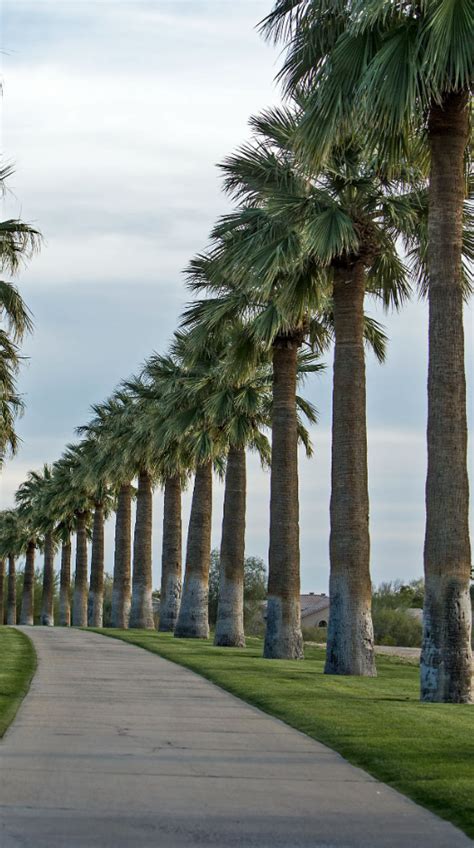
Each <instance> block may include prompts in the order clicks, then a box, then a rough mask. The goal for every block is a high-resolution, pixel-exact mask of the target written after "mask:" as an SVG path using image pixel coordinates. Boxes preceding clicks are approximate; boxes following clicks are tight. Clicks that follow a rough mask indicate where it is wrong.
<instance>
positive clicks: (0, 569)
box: [0, 516, 5, 627]
mask: <svg viewBox="0 0 474 848" xmlns="http://www.w3.org/2000/svg"><path fill="white" fill-rule="evenodd" d="M0 521H1V516H0ZM0 526H1V525H0ZM4 587H5V557H4V556H1V555H0V627H1V625H2V624H3V622H4V616H5V594H4V593H5V588H4Z"/></svg>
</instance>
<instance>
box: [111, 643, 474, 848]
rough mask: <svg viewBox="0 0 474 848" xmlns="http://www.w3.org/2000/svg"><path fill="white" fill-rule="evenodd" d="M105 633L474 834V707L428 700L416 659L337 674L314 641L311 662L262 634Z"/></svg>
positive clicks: (389, 660) (386, 659)
mask: <svg viewBox="0 0 474 848" xmlns="http://www.w3.org/2000/svg"><path fill="white" fill-rule="evenodd" d="M97 632H99V633H103V634H105V635H107V636H113V637H115V638H118V639H122V640H123V641H125V642H130V643H132V644H134V645H139V646H140V647H142V648H146V649H147V650H149V651H151V652H152V653H156V654H159V655H160V656H161V657H165V658H166V659H169V660H172V661H173V662H176V663H179V664H180V665H183V666H186V667H187V668H190V669H192V670H193V671H196V672H197V673H198V674H201V675H202V676H203V677H206V678H208V679H209V680H212V681H213V682H214V683H217V684H218V685H219V686H221V687H222V688H223V689H227V690H228V691H229V692H232V693H233V694H234V695H237V696H238V697H240V698H242V699H243V700H244V701H248V702H249V703H251V704H254V705H255V706H257V707H260V709H262V710H264V711H265V712H267V713H270V714H271V715H274V716H277V717H278V718H280V719H283V721H285V722H286V723H287V724H289V725H291V726H292V727H296V728H297V729H298V730H302V731H303V732H304V733H307V734H308V735H309V736H312V737H313V738H314V739H318V740H319V741H321V742H324V743H325V744H326V745H329V746H330V747H331V748H334V749H335V750H336V751H339V753H341V754H342V755H343V756H344V757H346V758H347V759H348V760H350V762H352V763H354V764H356V765H358V766H361V767H362V768H364V769H365V770H366V771H368V772H370V774H372V775H374V776H375V777H377V778H379V779H380V780H382V781H384V782H385V783H389V784H390V785H391V786H393V787H394V788H395V789H398V790H399V791H400V792H403V793H404V794H405V795H408V796H409V797H410V798H412V799H413V800H414V801H416V802H418V803H419V804H422V805H423V806H425V807H427V808H428V809H430V810H432V811H433V812H435V813H437V814H438V815H439V816H442V817H443V818H445V819H448V820H449V821H451V822H453V823H454V824H456V825H457V826H458V827H460V828H462V829H463V830H464V831H465V832H466V833H467V834H468V835H469V836H471V837H474V708H473V707H470V706H467V705H452V704H422V703H420V701H419V700H418V692H419V683H418V667H417V665H416V664H415V663H409V662H407V661H406V660H403V661H401V660H398V659H397V658H394V657H385V656H384V657H382V656H379V657H378V658H377V669H378V677H377V678H373V679H370V678H350V677H329V676H326V675H324V674H323V663H324V652H323V650H321V649H320V648H316V647H308V646H307V647H306V660H305V662H297V661H284V660H278V661H275V660H273V661H271V660H264V659H262V657H261V652H262V641H261V639H257V638H249V639H248V640H247V648H245V649H237V648H214V647H213V646H212V645H211V643H210V642H206V641H200V640H192V639H173V637H172V636H171V635H170V634H167V633H156V632H150V631H143V630H129V631H127V630H122V631H121V630H109V629H107V630H99V631H97Z"/></svg>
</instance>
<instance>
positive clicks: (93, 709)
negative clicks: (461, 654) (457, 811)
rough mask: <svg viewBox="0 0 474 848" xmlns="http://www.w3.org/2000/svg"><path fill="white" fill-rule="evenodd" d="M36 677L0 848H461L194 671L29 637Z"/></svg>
mask: <svg viewBox="0 0 474 848" xmlns="http://www.w3.org/2000/svg"><path fill="white" fill-rule="evenodd" d="M25 630H27V632H28V635H29V636H30V637H31V638H32V639H33V642H34V644H35V648H36V651H37V654H38V660H39V667H38V671H37V674H36V677H35V679H34V681H33V684H32V687H31V690H30V693H29V695H28V696H27V698H26V699H25V701H24V702H23V705H22V706H21V708H20V711H19V713H18V715H17V718H16V720H15V722H14V723H13V725H12V726H11V727H10V729H9V731H8V732H7V734H6V736H5V737H4V739H3V741H2V742H0V846H1V848H79V847H80V848H152V846H153V848H178V846H179V848H181V846H182V847H183V848H187V846H201V848H202V847H203V846H219V848H234V846H241V848H252V847H253V846H254V848H257V847H258V848H283V846H284V848H302V846H304V848H336V846H337V848H356V847H357V848H372V847H373V848H388V846H390V848H397V846H400V848H402V846H403V848H425V846H426V848H428V847H429V848H448V846H449V848H461V846H469V845H472V844H473V843H472V842H471V840H469V839H468V838H467V837H466V836H464V835H463V834H462V833H461V832H460V831H459V830H457V829H456V828H454V827H452V826H451V825H449V824H447V823H446V822H443V821H441V820H440V819H438V818H437V817H436V816H434V815H432V814H431V813H428V812H427V811H425V810H423V809H421V808H419V807H417V806H415V804H413V803H411V802H410V801H408V800H407V799H405V798H403V797H402V796H401V795H398V794H397V793H396V792H394V791H392V790H391V789H388V788H387V787H386V786H384V785H383V784H380V783H378V782H377V781H375V780H373V779H372V778H370V777H369V776H368V775H367V774H365V773H364V772H362V771H360V770H359V769H356V768H354V767H353V766H351V765H349V764H348V763H346V762H345V761H344V760H343V759H342V758H341V757H339V756H338V754H335V753H334V752H332V751H330V750H329V749H328V748H325V747H324V746H323V745H320V744H318V743H317V742H313V741H312V740H311V739H309V738H307V737H306V736H304V735H303V734H301V733H298V732H297V731H295V730H291V729H290V728H289V727H287V726H286V725H284V724H283V723H281V722H279V721H278V720H276V719H272V718H269V717H268V716H266V715H264V714H263V713H261V712H259V711H258V710H256V709H254V708H253V707H250V706H247V705H246V704H244V703H242V702H241V701H239V700H237V699H236V698H234V697H232V696H231V695H228V694H226V693H225V692H223V691H222V690H220V689H218V688H217V687H215V686H214V685H213V684H211V683H208V682H207V681H205V680H203V679H202V678H200V677H198V676H197V675H195V674H193V673H192V672H190V671H187V670H185V669H183V668H180V667H179V666H177V665H173V664H172V663H170V662H167V661H166V660H163V659H161V658H159V657H156V656H153V655H152V654H150V653H147V652H146V651H144V650H142V649H140V648H136V647H133V646H131V645H126V644H124V643H123V642H119V641H116V640H115V639H110V638H106V637H103V636H99V635H96V634H93V633H84V632H81V631H77V630H62V629H59V628H57V629H56V628H55V629H47V628H39V627H38V628H36V627H35V628H29V629H26V628H25Z"/></svg>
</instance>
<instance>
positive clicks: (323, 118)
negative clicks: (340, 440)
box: [264, 0, 473, 702]
mask: <svg viewBox="0 0 474 848" xmlns="http://www.w3.org/2000/svg"><path fill="white" fill-rule="evenodd" d="M264 30H265V32H266V33H267V34H268V35H270V36H273V37H274V38H275V39H277V40H280V39H281V38H285V39H286V38H289V39H290V42H289V50H288V56H287V59H286V62H285V66H284V68H283V70H282V72H281V76H282V77H283V78H285V80H286V86H287V89H289V90H292V89H294V88H298V89H299V90H302V89H303V90H305V92H306V96H307V104H306V110H305V119H304V121H303V123H302V126H301V131H300V140H301V139H304V145H305V146H306V147H308V146H309V148H310V150H311V157H312V159H313V161H314V160H316V159H317V160H319V161H321V158H323V157H325V156H326V155H327V154H328V151H329V150H330V148H331V146H332V145H333V144H334V142H336V143H337V141H338V139H339V138H340V136H341V133H345V132H347V128H348V127H350V126H351V127H354V126H356V125H359V126H360V125H362V126H363V127H365V133H366V135H367V137H368V142H369V143H370V144H371V145H372V146H373V147H374V148H378V149H382V150H383V152H384V153H388V154H389V155H390V156H391V157H392V159H393V160H395V161H397V160H399V158H400V152H401V151H403V150H404V148H406V142H407V139H408V138H410V137H411V138H415V139H416V143H417V144H418V145H420V146H421V147H422V148H423V149H424V150H425V151H426V153H427V155H428V157H429V163H430V177H429V193H428V245H427V251H426V271H427V274H426V276H427V289H428V299H429V363H428V427H427V433H428V472H427V482H426V535H425V550H424V562H425V586H426V589H425V608H424V635H423V648H422V659H421V697H422V699H423V700H426V701H445V702H446V701H450V702H469V701H470V700H471V674H472V670H471V647H470V629H471V605H470V596H469V579H470V562H471V557H470V540H469V529H468V504H469V490H468V477H467V422H466V388H465V367H464V333H463V295H464V285H463V269H462V242H463V238H462V227H463V204H464V198H465V192H466V182H465V176H464V175H465V164H466V156H465V154H466V147H467V144H468V139H469V104H470V90H471V86H472V78H473V54H472V50H471V40H472V10H471V5H470V0H459V2H457V3H454V4H453V3H452V2H448V0H433V2H431V3H422V4H409V3H392V2H390V0H376V2H374V3H370V4H367V3H365V2H362V0H357V2H354V3H352V4H349V5H348V4H344V5H340V4H335V6H334V14H332V15H329V16H328V14H327V3H325V2H324V3H323V2H320V1H319V2H318V1H317V0H294V2H291V3H287V2H286V0H278V2H277V3H276V5H275V7H274V10H273V12H272V13H271V15H270V16H269V17H268V18H267V19H266V21H265V22H264ZM400 69H403V73H400Z"/></svg>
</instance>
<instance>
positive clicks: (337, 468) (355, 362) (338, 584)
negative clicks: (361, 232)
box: [324, 262, 376, 677]
mask: <svg viewBox="0 0 474 848" xmlns="http://www.w3.org/2000/svg"><path fill="white" fill-rule="evenodd" d="M364 296H365V269H364V265H363V263H362V262H358V263H356V264H355V265H353V266H351V267H350V268H341V267H339V268H334V286H333V301H334V333H335V350H334V375H333V411H332V472H331V505H330V517H331V534H330V541H329V549H330V561H331V572H330V580H329V598H330V608H329V627H328V639H327V653H326V666H325V669H324V671H325V673H326V674H358V675H363V676H366V677H373V676H375V675H376V669H375V662H374V632H373V626H372V614H371V600H372V585H371V581H370V537H369V489H368V471H367V425H366V399H365V354H364Z"/></svg>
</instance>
